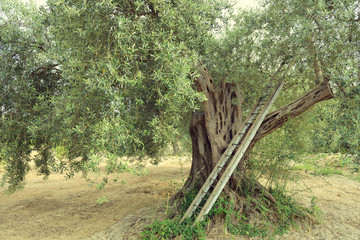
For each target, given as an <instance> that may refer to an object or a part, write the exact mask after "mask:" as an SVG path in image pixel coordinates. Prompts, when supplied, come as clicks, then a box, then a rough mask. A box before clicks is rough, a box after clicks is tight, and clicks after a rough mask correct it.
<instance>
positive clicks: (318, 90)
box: [253, 82, 334, 142]
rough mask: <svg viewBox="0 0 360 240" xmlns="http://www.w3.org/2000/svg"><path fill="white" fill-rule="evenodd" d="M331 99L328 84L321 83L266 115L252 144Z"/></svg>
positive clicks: (331, 94)
mask: <svg viewBox="0 0 360 240" xmlns="http://www.w3.org/2000/svg"><path fill="white" fill-rule="evenodd" d="M333 97H334V95H333V93H332V91H331V88H330V86H329V83H328V82H322V83H321V84H319V85H317V86H316V87H315V88H314V89H313V90H311V91H310V92H308V93H307V94H305V95H304V96H302V97H300V98H298V99H296V100H295V101H293V102H291V103H289V104H288V105H286V106H284V107H282V108H280V109H278V110H276V111H274V112H272V113H270V114H268V115H267V116H266V117H265V120H264V121H263V123H262V124H261V126H260V128H259V130H258V132H257V133H256V135H255V138H254V140H253V142H256V141H258V140H259V139H260V138H263V137H264V136H266V135H267V134H269V133H271V132H272V131H274V130H276V129H278V128H280V127H282V126H283V125H284V124H285V123H286V122H287V121H289V119H291V118H294V117H296V116H298V115H299V114H301V113H303V112H305V111H306V110H308V109H309V108H310V107H312V106H313V105H315V104H316V103H318V102H321V101H324V100H328V99H332V98H333Z"/></svg>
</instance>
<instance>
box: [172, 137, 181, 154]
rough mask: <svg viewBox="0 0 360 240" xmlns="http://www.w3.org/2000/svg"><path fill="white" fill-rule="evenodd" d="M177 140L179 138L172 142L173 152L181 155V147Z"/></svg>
mask: <svg viewBox="0 0 360 240" xmlns="http://www.w3.org/2000/svg"><path fill="white" fill-rule="evenodd" d="M176 139H177V136H176V137H174V139H172V140H171V145H172V148H173V152H174V154H175V155H177V154H179V153H180V151H181V149H180V146H179V142H178V141H177V140H176Z"/></svg>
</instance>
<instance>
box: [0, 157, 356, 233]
mask: <svg viewBox="0 0 360 240" xmlns="http://www.w3.org/2000/svg"><path fill="white" fill-rule="evenodd" d="M147 170H148V174H146V175H143V176H135V175H132V174H131V173H125V174H123V175H122V177H121V179H123V180H124V181H125V182H126V183H122V182H121V181H120V182H116V183H109V184H108V185H107V186H106V187H105V189H104V190H102V191H99V190H97V189H96V188H94V187H92V188H91V187H89V186H88V183H87V182H86V181H85V180H84V179H83V178H81V177H80V176H76V177H75V178H73V179H71V180H65V178H64V176H63V175H57V174H55V175H52V176H50V178H49V179H48V180H47V181H43V180H42V178H41V177H39V176H37V175H36V172H30V173H29V175H28V177H27V180H26V182H27V185H26V187H25V189H24V190H22V191H19V192H17V193H15V194H13V195H10V196H7V195H5V194H4V193H3V192H1V193H0V239H1V240H2V239H4V240H8V239H136V235H137V234H136V231H137V227H136V226H137V225H141V224H139V222H147V221H151V220H152V218H153V217H154V216H157V215H158V214H161V213H159V210H158V209H159V206H164V205H166V202H167V200H168V199H169V197H170V196H171V195H172V194H174V193H175V192H176V191H177V190H178V189H179V188H180V187H181V185H182V183H183V181H184V180H185V178H186V176H187V174H188V172H189V170H190V162H182V164H179V160H178V159H177V158H169V159H167V160H165V161H163V162H162V163H160V164H159V166H148V167H147ZM299 174H300V179H301V180H300V181H299V182H298V183H297V184H300V185H301V187H302V186H307V187H310V188H311V189H312V192H309V191H308V192H302V193H301V196H302V197H301V199H299V200H300V202H302V203H303V204H305V205H309V203H310V199H311V197H312V196H315V197H316V198H317V202H318V206H319V207H320V209H321V210H322V211H323V217H322V222H321V224H316V225H314V226H310V225H307V224H300V225H299V226H298V228H296V229H295V228H294V229H292V230H291V231H289V233H288V234H286V235H285V236H281V237H277V239H354V240H358V239H360V183H359V182H356V181H354V180H350V179H349V178H346V177H344V176H341V175H331V176H327V177H321V176H312V175H310V174H308V173H304V172H299ZM0 175H1V169H0ZM102 196H106V197H107V198H108V200H109V202H104V203H103V204H101V205H99V204H98V203H97V198H98V197H102ZM208 239H245V238H243V237H233V236H229V235H228V234H227V233H226V232H225V231H224V230H223V229H222V228H221V227H220V228H218V229H213V230H210V233H209V238H208Z"/></svg>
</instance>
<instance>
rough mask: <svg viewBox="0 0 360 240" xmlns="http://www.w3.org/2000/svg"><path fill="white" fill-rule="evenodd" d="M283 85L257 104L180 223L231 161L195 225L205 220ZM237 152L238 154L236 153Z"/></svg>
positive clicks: (280, 84) (266, 94) (193, 209)
mask: <svg viewBox="0 0 360 240" xmlns="http://www.w3.org/2000/svg"><path fill="white" fill-rule="evenodd" d="M283 85H284V82H281V83H279V84H278V85H277V86H276V88H275V90H274V91H273V92H272V93H270V90H271V89H270V87H268V88H267V89H266V90H265V92H264V95H263V96H262V97H261V98H260V100H259V101H258V102H257V104H256V105H255V107H254V108H253V110H252V112H251V114H250V115H249V116H248V118H247V119H246V121H245V122H244V123H243V124H242V126H241V127H240V130H239V131H238V132H237V133H236V135H235V136H234V137H233V139H232V140H231V142H230V143H229V146H228V148H227V149H226V150H225V152H224V153H223V155H222V156H221V158H220V160H219V161H218V162H217V164H216V166H215V167H214V169H213V171H212V172H211V173H210V175H209V177H208V178H207V179H206V181H205V183H204V184H203V186H202V187H201V189H200V190H199V192H198V194H197V195H196V197H195V198H194V200H193V202H192V203H191V204H190V206H189V208H188V209H187V211H186V212H185V214H184V216H183V217H182V219H181V221H180V222H182V221H184V220H185V219H186V218H188V217H191V216H192V214H193V213H194V211H195V210H196V209H197V208H199V207H200V206H199V205H200V203H201V201H202V200H203V198H204V197H205V195H206V193H207V192H208V191H209V189H210V187H211V186H212V184H213V183H214V181H215V180H216V179H217V177H218V175H219V173H220V171H221V170H222V169H223V168H224V166H225V164H226V163H227V162H228V161H229V160H230V159H231V161H230V163H229V164H228V165H227V167H226V169H225V170H224V172H223V173H222V175H221V177H220V179H219V181H218V182H217V184H216V186H215V188H214V189H213V191H212V193H211V194H210V196H209V198H208V199H207V201H206V202H205V205H204V206H203V207H202V209H201V211H200V212H199V214H198V215H197V217H196V219H195V223H196V222H200V221H201V220H202V219H203V218H204V216H205V215H206V214H208V213H209V211H210V210H211V208H212V206H213V205H214V203H215V202H216V200H217V199H218V197H219V195H220V193H221V192H222V191H223V189H224V187H225V185H226V183H227V182H228V181H229V179H230V176H231V175H232V174H233V172H234V170H235V168H236V166H237V165H238V164H239V162H240V160H241V158H242V157H243V156H244V154H245V152H246V150H247V148H248V147H249V145H250V143H251V141H252V140H253V138H254V136H255V134H256V132H257V131H258V129H259V127H260V125H261V123H262V122H263V121H264V118H265V116H266V114H267V113H268V112H269V110H270V107H271V106H272V104H273V103H274V102H275V99H276V98H277V96H278V95H279V92H280V91H281V88H282V87H283ZM235 150H236V152H235V153H234V151H235ZM195 223H194V224H195Z"/></svg>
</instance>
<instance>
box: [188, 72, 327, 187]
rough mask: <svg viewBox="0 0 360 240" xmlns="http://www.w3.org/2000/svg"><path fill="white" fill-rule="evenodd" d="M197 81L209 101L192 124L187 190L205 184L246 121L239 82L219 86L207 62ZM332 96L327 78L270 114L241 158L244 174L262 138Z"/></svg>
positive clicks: (233, 178) (197, 113)
mask: <svg viewBox="0 0 360 240" xmlns="http://www.w3.org/2000/svg"><path fill="white" fill-rule="evenodd" d="M195 83H196V86H197V88H198V90H199V91H201V92H203V93H205V95H206V97H207V101H204V102H203V112H196V113H193V115H192V121H191V124H190V135H191V139H192V148H193V149H192V151H193V152H192V166H191V171H190V175H189V177H188V179H187V181H186V183H185V186H184V189H185V190H187V189H190V188H193V187H194V186H195V183H196V182H197V183H198V186H199V187H201V185H202V184H203V183H204V182H205V181H206V179H207V178H208V176H209V174H210V173H211V171H212V169H213V168H214V166H215V164H216V163H217V161H218V160H219V159H220V157H221V155H222V153H223V152H224V151H225V150H226V148H227V146H228V144H229V143H230V141H231V139H232V137H233V136H234V135H235V133H236V132H237V131H238V130H239V128H240V126H241V124H242V109H241V104H242V96H241V94H240V93H239V92H238V90H237V88H236V86H233V85H231V84H228V83H225V82H223V83H221V84H220V85H219V86H218V87H215V86H214V83H213V80H212V78H211V77H210V75H209V73H208V71H207V70H206V68H205V67H203V66H202V67H201V69H200V72H199V77H197V79H196V82H195ZM331 98H333V93H332V91H331V89H330V87H329V84H328V83H327V82H323V83H321V84H319V85H317V86H316V87H315V88H314V89H313V90H311V91H309V92H308V93H307V94H305V95H304V96H302V97H300V98H298V99H296V100H295V101H293V102H291V103H289V104H288V105H286V106H284V107H282V108H280V109H278V110H276V111H274V112H272V113H270V114H268V115H267V116H266V117H265V120H264V121H263V123H262V125H261V126H260V129H259V130H258V132H257V134H256V135H255V137H254V139H253V141H252V142H251V144H250V146H249V148H248V150H247V152H246V153H245V155H244V156H243V158H242V160H241V161H240V164H239V166H238V168H239V170H240V171H238V172H239V173H240V175H242V174H244V173H245V171H246V164H247V159H248V156H249V153H250V152H251V150H252V149H253V147H254V145H255V143H256V142H257V141H258V140H259V139H261V138H262V137H264V136H266V135H267V134H269V133H271V132H272V131H274V130H276V129H277V128H280V127H281V126H283V125H284V124H285V123H286V122H287V121H288V120H289V119H291V118H293V117H296V116H297V115H299V114H301V113H303V112H305V111H306V110H307V109H309V108H310V107H311V106H313V105H314V104H316V103H318V102H320V101H323V100H327V99H331ZM237 180H238V179H237V178H236V177H235V176H232V178H231V179H230V181H229V184H230V187H231V189H235V188H237V187H238V186H237V184H238V181H237Z"/></svg>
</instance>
